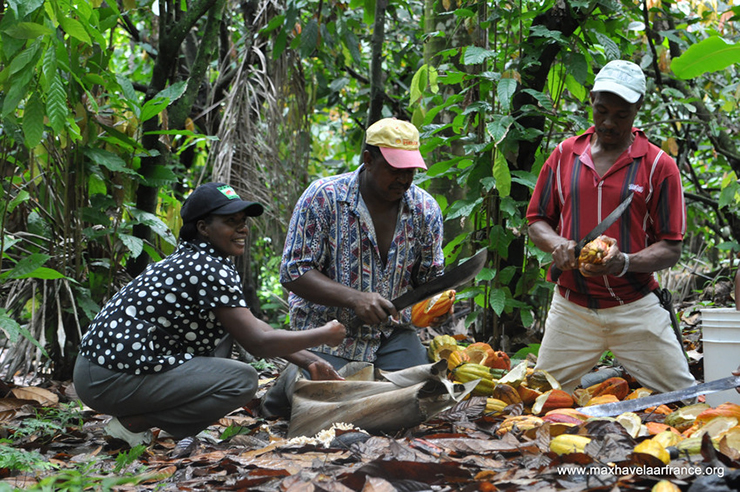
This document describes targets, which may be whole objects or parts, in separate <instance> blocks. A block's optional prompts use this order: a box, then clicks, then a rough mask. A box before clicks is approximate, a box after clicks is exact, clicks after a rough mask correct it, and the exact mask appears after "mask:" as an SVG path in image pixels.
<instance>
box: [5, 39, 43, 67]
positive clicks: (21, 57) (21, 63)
mask: <svg viewBox="0 0 740 492" xmlns="http://www.w3.org/2000/svg"><path fill="white" fill-rule="evenodd" d="M39 48H40V45H39V43H33V44H32V45H31V46H29V47H28V48H26V49H25V50H23V51H21V52H20V53H18V55H16V57H15V58H13V60H12V61H11V62H10V67H9V70H10V75H14V74H16V73H18V72H20V71H21V70H24V69H28V70H33V66H30V67H29V65H35V60H36V59H37V58H36V57H37V55H38V54H39ZM27 67H28V68H27Z"/></svg>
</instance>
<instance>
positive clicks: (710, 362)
mask: <svg viewBox="0 0 740 492" xmlns="http://www.w3.org/2000/svg"><path fill="white" fill-rule="evenodd" d="M701 325H702V342H703V345H704V381H706V382H709V381H714V380H715V379H720V378H725V377H727V376H732V371H734V370H735V369H737V368H738V366H740V311H738V310H736V309H735V308H734V307H733V308H712V309H702V310H701ZM706 399H707V403H709V404H710V405H712V406H713V407H715V406H717V405H720V404H722V403H725V402H730V403H737V404H740V393H738V392H737V391H735V390H734V389H733V390H728V391H720V392H717V393H710V394H708V395H706Z"/></svg>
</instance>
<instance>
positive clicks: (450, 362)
mask: <svg viewBox="0 0 740 492" xmlns="http://www.w3.org/2000/svg"><path fill="white" fill-rule="evenodd" d="M466 362H470V356H469V355H468V353H467V352H465V351H464V350H455V351H454V352H450V355H448V356H447V369H448V370H450V371H454V370H455V368H456V367H457V366H459V365H460V364H464V363H466Z"/></svg>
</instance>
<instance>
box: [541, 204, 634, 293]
mask: <svg viewBox="0 0 740 492" xmlns="http://www.w3.org/2000/svg"><path fill="white" fill-rule="evenodd" d="M634 196H635V192H634V191H633V192H632V193H630V194H629V195H627V198H625V199H624V200H623V201H622V203H620V204H619V206H617V208H615V209H614V210H613V211H612V213H610V214H609V215H607V216H606V218H605V219H604V220H602V221H601V222H599V223H598V224H597V225H596V227H594V228H593V229H592V230H591V232H589V233H588V234H586V235H585V236H584V237H583V239H581V240H580V241H578V242H577V243H576V249H575V255H576V258H578V256H579V255H580V254H581V250H582V249H583V247H584V246H586V245H587V244H588V243H590V242H591V241H593V240H594V239H596V238H597V237H599V236H601V235H602V234H604V232H606V230H607V229H609V227H610V226H611V225H612V224H613V223H615V222H616V221H617V219H619V218H620V217H621V216H622V215H623V214H624V212H625V211H626V210H627V209H628V208H629V206H630V203H632V198H633V197H634ZM561 273H563V271H562V270H561V269H560V268H558V267H556V266H555V265H553V266H552V267H551V268H550V274H551V275H552V281H553V282H557V281H558V278H560V274H561Z"/></svg>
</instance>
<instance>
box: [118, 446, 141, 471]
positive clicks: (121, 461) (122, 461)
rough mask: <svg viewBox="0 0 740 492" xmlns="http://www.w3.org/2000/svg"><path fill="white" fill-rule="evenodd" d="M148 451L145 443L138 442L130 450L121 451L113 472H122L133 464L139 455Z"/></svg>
mask: <svg viewBox="0 0 740 492" xmlns="http://www.w3.org/2000/svg"><path fill="white" fill-rule="evenodd" d="M145 451H146V446H144V445H143V444H137V445H136V446H134V447H133V448H131V449H129V450H128V451H121V452H120V453H118V455H117V456H116V466H115V467H114V468H113V473H115V474H116V475H118V474H120V473H121V472H122V471H123V470H125V469H126V468H128V467H129V466H131V465H132V464H133V463H134V462H135V461H136V460H138V459H139V457H140V456H141V455H142V454H144V452H145Z"/></svg>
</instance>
